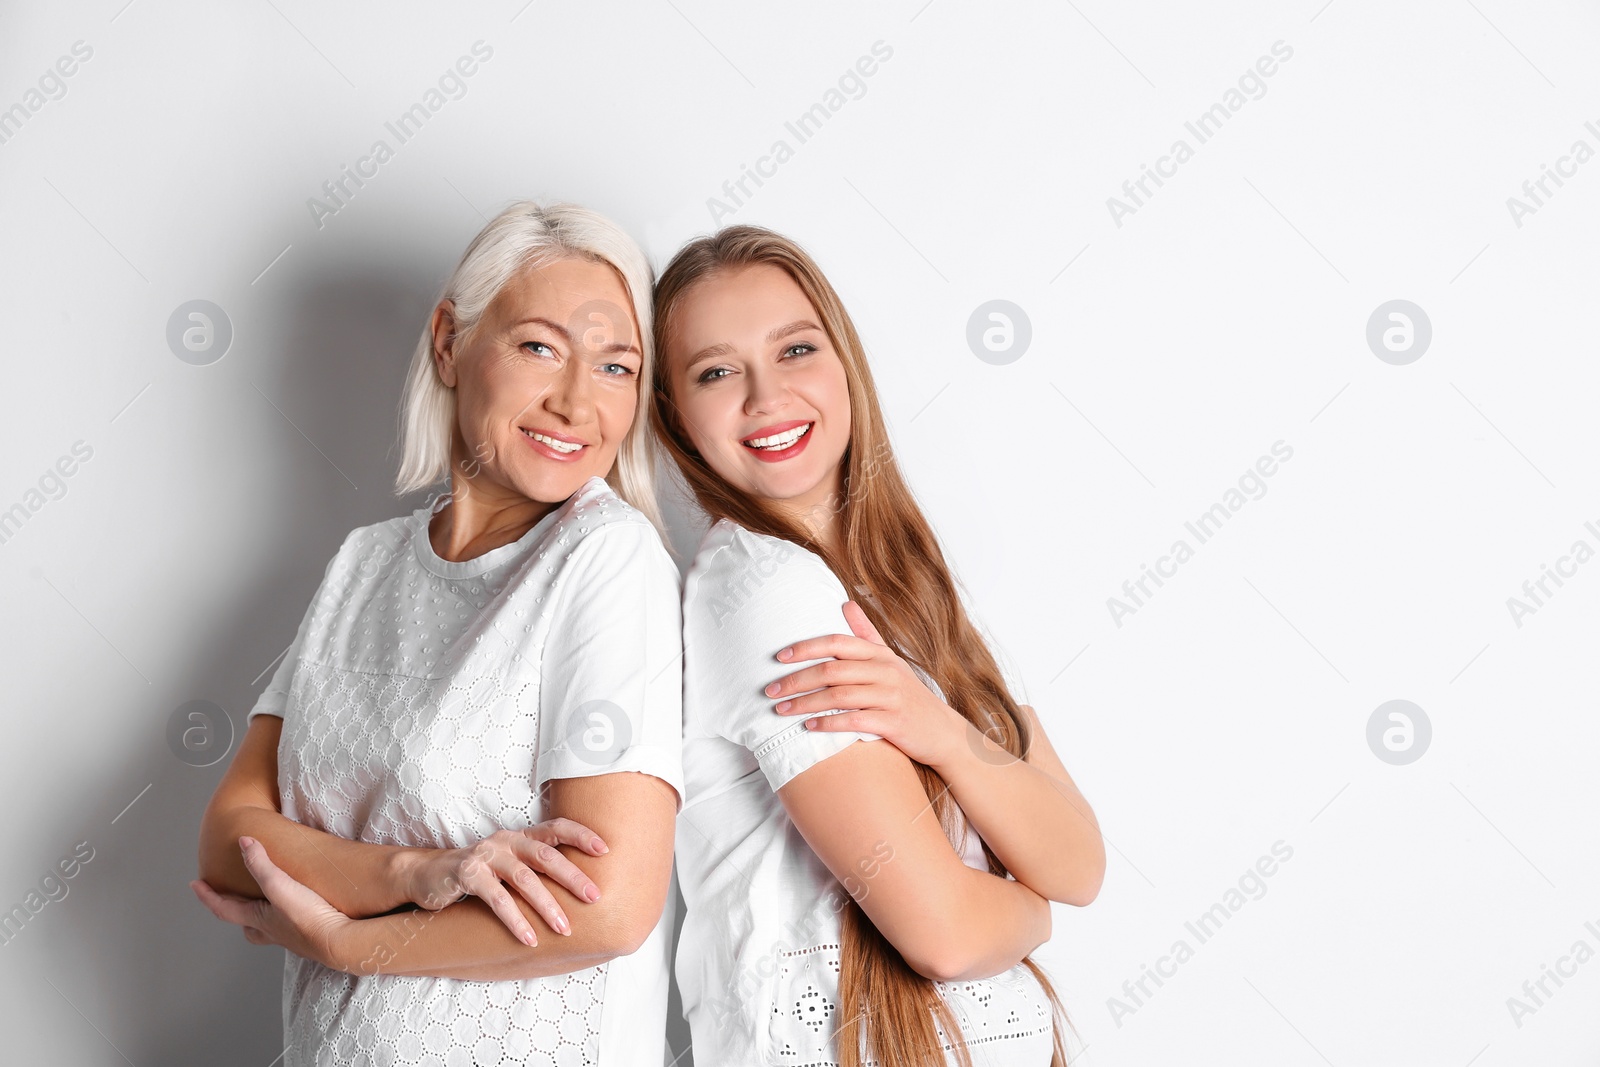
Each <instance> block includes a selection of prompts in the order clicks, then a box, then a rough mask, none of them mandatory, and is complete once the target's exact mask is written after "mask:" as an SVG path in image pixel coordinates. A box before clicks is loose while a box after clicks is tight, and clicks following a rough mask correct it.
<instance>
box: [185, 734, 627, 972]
mask: <svg viewBox="0 0 1600 1067" xmlns="http://www.w3.org/2000/svg"><path fill="white" fill-rule="evenodd" d="M282 726H283V720H282V719H280V718H278V717H277V716H275V715H258V716H256V717H255V718H254V719H252V720H251V722H250V728H249V730H247V731H246V733H245V738H244V741H243V742H242V743H241V744H240V746H239V752H238V754H237V755H235V757H234V760H233V763H232V764H231V765H230V766H229V768H228V771H227V773H226V774H224V775H223V778H222V781H221V782H220V783H219V784H218V786H217V791H216V793H215V794H214V795H213V796H212V799H211V803H210V804H209V805H208V806H207V808H206V813H205V816H204V818H203V819H202V821H201V831H200V877H201V879H202V880H203V881H204V882H205V883H206V884H207V886H208V887H209V888H210V889H212V890H214V891H219V892H220V893H223V894H226V895H228V896H231V897H236V898H239V899H256V900H260V899H262V898H263V897H264V896H266V895H267V894H264V893H263V890H264V889H265V887H264V886H262V885H260V883H259V880H258V879H257V878H256V876H255V874H254V871H253V870H252V869H251V865H250V863H249V862H248V860H247V859H246V857H245V856H244V854H243V853H242V852H241V850H240V845H239V839H240V838H241V837H252V838H255V839H256V840H257V841H259V842H260V843H261V845H262V851H263V852H264V853H265V854H266V855H268V856H270V857H271V858H270V861H269V862H270V864H271V865H272V867H273V868H274V869H279V870H282V871H283V872H285V873H286V874H287V876H288V877H289V879H290V880H291V881H293V882H294V883H296V884H299V885H304V886H306V887H307V888H310V889H312V890H313V891H314V892H315V893H316V895H317V897H318V898H319V899H320V900H322V901H324V902H326V903H327V904H329V905H331V906H332V907H333V908H335V909H336V910H338V911H339V912H342V913H343V914H345V915H347V916H349V917H351V918H356V919H360V918H366V917H369V916H374V915H383V914H385V913H387V912H390V911H393V910H394V909H396V908H400V907H404V906H405V905H407V904H415V905H417V906H418V907H421V908H424V909H427V910H429V911H437V910H439V909H440V908H443V907H445V906H447V905H449V904H451V903H453V902H455V901H457V900H459V899H461V898H462V897H463V896H466V895H468V894H472V895H476V896H478V897H481V898H483V900H484V902H485V903H486V904H487V905H488V906H489V908H490V909H491V910H492V911H493V912H494V913H495V914H496V915H498V916H500V918H501V921H503V922H504V923H505V924H506V925H507V926H508V927H510V928H511V929H512V930H513V932H515V933H517V934H518V936H519V937H522V938H523V940H524V941H527V939H528V938H529V937H532V936H533V935H532V928H531V927H530V926H529V925H528V923H527V920H526V919H525V918H524V916H523V914H522V912H521V911H519V910H518V909H517V908H516V907H515V906H513V905H512V903H511V899H510V894H509V893H508V892H507V891H506V889H505V886H504V885H503V884H502V882H505V883H509V884H511V885H513V886H515V887H516V888H517V890H518V892H520V893H522V894H523V895H524V897H525V898H526V899H527V900H528V902H529V903H530V904H532V905H533V906H534V907H535V908H536V909H537V910H538V911H539V913H540V914H541V915H542V916H543V917H544V919H545V922H546V923H547V924H548V925H549V926H550V927H551V928H553V929H555V930H557V931H560V932H563V933H564V932H566V928H567V927H568V917H567V916H566V914H565V912H564V911H563V909H562V907H561V905H560V904H558V903H557V902H556V900H555V898H554V897H552V896H551V894H550V891H549V890H548V889H546V888H545V886H544V883H543V882H542V881H541V880H540V879H539V878H538V877H536V876H535V872H537V873H538V874H543V875H546V876H548V877H549V878H551V879H554V880H555V881H557V882H559V883H561V884H562V885H565V886H566V887H568V888H569V889H570V890H571V893H572V895H573V896H574V898H575V899H576V900H578V901H579V902H587V901H588V899H589V895H590V894H598V889H596V887H595V886H594V883H593V882H592V881H591V880H590V879H589V877H588V876H587V875H586V874H584V873H583V872H582V871H581V870H579V869H578V868H577V867H576V866H575V865H573V863H572V862H571V860H569V859H568V858H567V857H566V856H565V855H563V854H562V853H561V852H560V851H559V850H558V848H557V846H561V845H570V846H576V847H579V848H581V849H583V850H584V851H585V852H587V853H588V854H591V855H600V854H602V853H603V852H604V850H605V847H606V846H605V844H604V843H603V842H602V840H601V838H600V837H599V836H598V835H597V834H595V833H594V832H593V831H591V830H589V829H588V828H587V827H584V826H582V825H580V824H579V823H577V822H574V821H573V820H570V819H552V820H550V821H547V822H542V823H540V824H538V825H537V826H531V827H528V828H527V829H524V830H502V831H499V832H498V833H495V834H493V835H491V836H490V837H487V838H485V839H484V840H482V841H479V842H477V843H475V844H473V845H470V846H467V847H465V848H458V849H432V848H405V847H401V846H394V845H374V844H369V843H366V842H362V841H351V840H348V839H346V838H343V837H339V836H337V835H334V834H327V833H323V832H322V831H320V830H313V829H311V828H310V827H307V826H302V825H301V824H300V823H297V822H295V821H294V820H292V819H289V818H286V817H285V816H284V815H283V814H282V813H281V812H280V810H279V805H280V800H279V796H278V785H277V783H278V758H277V752H278V738H279V734H280V731H281V730H282ZM286 947H287V946H286Z"/></svg>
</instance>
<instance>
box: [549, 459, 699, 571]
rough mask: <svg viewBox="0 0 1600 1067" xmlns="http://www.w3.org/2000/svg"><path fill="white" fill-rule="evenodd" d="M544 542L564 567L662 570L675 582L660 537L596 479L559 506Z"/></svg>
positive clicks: (674, 566) (641, 515) (635, 510)
mask: <svg viewBox="0 0 1600 1067" xmlns="http://www.w3.org/2000/svg"><path fill="white" fill-rule="evenodd" d="M545 540H546V543H547V544H551V545H553V546H555V547H556V548H557V549H558V550H560V552H559V557H560V559H561V561H562V562H563V563H564V564H566V565H568V566H592V565H595V564H597V563H598V564H600V565H602V566H604V567H606V568H607V569H617V568H626V569H633V570H639V569H643V570H649V571H657V570H660V571H663V573H666V572H670V573H671V575H672V579H673V582H674V584H676V582H677V576H678V568H677V564H675V563H673V561H672V556H671V554H670V553H669V552H668V551H667V546H666V545H665V544H663V543H662V541H661V533H660V531H659V530H657V529H656V527H655V525H654V524H653V523H652V522H651V521H650V520H649V518H647V517H646V516H645V514H644V512H642V511H640V510H639V509H638V508H636V507H634V506H633V505H632V504H629V503H628V502H627V501H626V500H623V499H622V498H621V497H620V496H618V495H617V492H616V490H614V489H612V488H611V486H610V485H609V484H608V483H607V482H606V480H605V479H604V478H601V477H599V476H598V475H596V476H595V477H592V478H590V479H589V480H588V481H587V482H585V483H584V484H583V487H582V488H580V489H579V490H578V491H577V492H576V493H574V494H572V496H570V497H568V498H567V500H566V502H565V503H563V504H562V505H561V507H560V509H559V514H558V516H557V518H556V522H555V525H554V526H552V527H551V529H550V532H549V534H548V535H547V536H546V538H545Z"/></svg>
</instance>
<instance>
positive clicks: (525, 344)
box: [518, 341, 556, 356]
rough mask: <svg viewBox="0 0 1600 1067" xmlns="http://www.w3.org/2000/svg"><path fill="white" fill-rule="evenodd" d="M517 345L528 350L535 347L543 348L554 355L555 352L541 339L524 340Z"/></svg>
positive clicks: (535, 353) (531, 350) (530, 350)
mask: <svg viewBox="0 0 1600 1067" xmlns="http://www.w3.org/2000/svg"><path fill="white" fill-rule="evenodd" d="M518 347H519V348H525V349H527V350H528V351H529V352H533V350H534V349H536V348H542V349H544V350H545V352H547V353H549V354H550V355H552V356H553V355H555V352H556V350H555V349H553V348H551V347H550V346H549V345H547V344H545V343H544V342H543V341H524V342H522V344H521V345H519V346H518ZM533 354H534V355H538V354H539V353H537V352H533Z"/></svg>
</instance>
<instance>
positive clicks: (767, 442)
mask: <svg viewBox="0 0 1600 1067" xmlns="http://www.w3.org/2000/svg"><path fill="white" fill-rule="evenodd" d="M815 425H816V423H813V422H808V423H806V424H804V425H803V426H796V427H793V428H792V429H788V430H785V431H783V432H782V433H775V434H773V435H772V436H771V437H752V438H751V439H750V440H748V441H744V442H741V443H742V444H743V445H744V446H745V447H746V448H748V449H751V450H752V451H755V452H782V451H783V450H784V449H786V448H788V447H789V446H790V445H792V444H794V443H795V442H796V441H798V440H800V438H802V437H804V436H805V435H806V434H808V433H810V432H811V427H813V426H815Z"/></svg>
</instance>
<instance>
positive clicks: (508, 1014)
mask: <svg viewBox="0 0 1600 1067" xmlns="http://www.w3.org/2000/svg"><path fill="white" fill-rule="evenodd" d="M430 516H431V512H429V511H428V510H427V509H420V510H418V511H417V512H415V513H413V514H412V515H410V516H406V517H402V518H397V519H393V520H390V521H389V522H385V523H379V524H378V525H375V526H369V527H364V528H362V529H359V530H356V531H354V532H353V533H352V534H351V535H350V536H349V537H348V538H346V540H345V543H344V545H343V546H342V547H341V548H340V550H339V553H338V555H337V556H336V557H335V558H334V560H333V561H332V562H331V563H330V564H329V566H328V570H327V573H326V575H325V576H324V579H323V583H322V586H321V588H320V589H319V590H318V594H317V596H316V598H315V599H314V601H313V603H312V605H311V608H310V609H309V610H308V611H307V613H306V616H305V618H304V620H303V621H302V623H301V627H300V632H299V633H298V634H297V635H296V638H295V642H294V644H293V645H292V646H291V648H290V651H289V654H288V655H286V656H285V659H284V663H283V665H282V666H280V667H279V669H278V672H277V674H276V675H275V676H274V678H273V681H272V683H271V684H269V685H268V687H267V689H266V691H265V692H264V693H263V694H262V696H261V698H260V700H259V701H258V702H257V704H256V706H255V708H254V709H253V710H252V711H251V713H250V714H251V716H252V717H253V716H255V715H257V714H274V715H280V716H282V718H283V728H282V732H281V734H280V739H279V744H278V777H279V788H280V793H281V795H282V805H283V813H284V814H285V815H286V816H288V817H289V818H292V819H295V820H296V821H298V822H301V823H304V824H305V825H307V826H311V827H314V828H316V829H319V830H323V831H326V832H328V833H332V834H337V835H339V836H341V837H345V838H350V839H352V840H360V841H366V842H370V843H374V844H387V845H402V846H414V847H424V848H460V847H464V846H466V845H469V844H472V843H473V842H475V841H478V840H481V839H482V838H485V837H487V836H489V835H490V834H492V833H494V832H495V831H496V830H499V829H520V828H523V827H527V826H532V825H534V824H535V823H538V822H540V821H543V820H544V819H547V818H550V817H551V814H550V813H547V812H545V811H544V810H543V808H542V802H541V797H540V790H541V786H542V785H543V784H544V782H546V781H547V780H549V779H552V778H570V777H580V776H586V775H594V774H606V773H613V772H618V771H642V772H645V773H649V774H653V775H655V776H656V777H659V778H661V779H663V780H665V781H666V782H667V783H668V784H669V785H671V786H672V787H673V788H674V789H675V790H677V791H678V794H679V796H681V795H682V792H683V786H682V769H681V756H680V747H681V724H682V719H681V707H682V692H681V674H680V673H679V670H678V669H677V668H676V666H675V665H676V663H677V661H678V658H679V656H680V654H681V647H682V645H681V641H682V636H681V629H680V615H679V613H678V612H679V602H678V595H679V590H678V576H677V568H676V566H675V565H674V564H673V562H672V560H671V557H670V556H668V555H667V552H666V550H665V548H664V547H663V546H662V544H661V541H660V538H659V536H658V535H657V533H656V532H655V529H654V527H652V526H651V525H650V524H649V522H648V521H647V520H646V519H645V518H644V517H643V516H642V515H641V514H639V513H638V512H637V511H635V510H634V509H632V508H630V507H629V506H628V505H627V504H625V503H624V502H623V501H621V500H620V499H619V498H617V497H616V496H615V495H614V494H613V493H612V491H611V489H610V487H609V486H608V485H607V484H606V483H605V482H604V481H603V480H602V479H599V478H592V479H590V480H589V482H588V483H586V485H585V486H584V488H583V489H582V490H581V491H580V492H579V493H578V494H576V495H575V496H574V497H572V498H571V499H570V500H568V501H567V502H566V503H565V504H563V505H561V506H560V507H558V508H556V509H555V510H553V511H552V512H551V513H550V514H548V515H546V516H545V517H544V518H543V519H541V520H540V521H539V522H538V523H537V524H536V525H535V526H534V527H533V528H532V529H531V530H529V531H528V533H527V534H525V535H524V536H523V537H522V538H520V539H518V540H517V541H516V542H514V543H512V544H509V545H504V546H501V547H500V548H496V549H494V550H492V551H490V552H488V553H485V554H484V555H482V556H479V557H477V558H476V559H472V560H467V561H464V562H454V561H449V560H445V559H442V558H441V557H439V556H438V555H437V554H436V553H435V552H434V550H433V548H432V546H431V544H430V542H429V538H428V532H427V531H428V521H429V518H430ZM595 701H605V702H606V703H607V706H610V707H614V708H616V709H618V710H619V712H622V713H625V714H626V717H627V721H626V722H623V723H618V724H615V725H617V726H618V727H619V728H620V729H619V730H618V733H619V734H620V735H621V736H622V737H623V738H624V739H625V743H619V745H618V746H617V751H603V752H600V753H595V752H592V751H588V750H586V749H584V748H583V747H582V746H581V745H579V744H576V743H575V739H578V738H581V737H582V736H583V730H584V723H583V721H582V720H581V716H579V715H578V713H577V712H576V711H575V709H577V708H579V707H585V706H588V707H592V706H594V703H595ZM416 915H417V916H418V917H419V918H418V920H417V921H418V923H426V922H428V921H430V919H432V918H433V917H435V913H431V912H422V911H419V912H417V913H416ZM670 916H671V909H668V910H667V912H666V918H665V920H664V921H663V922H661V923H659V924H658V926H657V928H656V931H655V932H654V933H653V934H652V935H651V937H650V938H649V939H648V940H647V941H646V944H645V945H644V947H642V948H641V949H640V950H639V951H638V952H636V953H633V954H631V955H629V956H626V957H619V958H617V959H613V960H611V961H610V962H609V963H605V964H602V965H600V966H597V967H591V968H588V969H585V970H582V971H577V972H574V973H572V974H566V975H557V976H553V977H547V978H533V979H521V980H512V981H494V982H473V981H464V980H458V979H451V978H439V977H404V976H397V975H392V974H385V973H382V970H381V967H380V966H379V964H380V963H381V962H383V960H380V959H374V960H373V962H372V964H371V965H370V966H368V965H362V966H361V967H359V968H358V973H356V974H346V973H343V972H340V971H334V970H330V969H329V968H326V967H323V966H322V965H321V964H319V963H316V962H314V961H311V960H306V959H302V958H300V957H298V956H294V955H288V956H287V958H286V965H285V972H284V987H283V992H284V1001H283V1018H284V1029H285V1035H286V1044H287V1046H288V1051H287V1053H286V1055H285V1058H284V1061H283V1062H284V1064H285V1067H298V1065H301V1064H304V1065H312V1064H315V1065H318V1067H321V1065H325V1064H326V1065H341V1067H342V1065H374V1067H390V1065H394V1067H457V1065H460V1067H469V1065H470V1067H477V1065H483V1064H513V1063H515V1064H549V1065H558V1067H582V1065H593V1064H602V1063H604V1064H611V1063H628V1062H648V1061H650V1060H653V1059H656V1058H658V1057H659V1056H660V1054H661V1050H662V1048H663V1045H664V1028H665V1011H666V992H667V966H668V958H667V954H668V951H669V940H670V936H669V935H670V923H671V918H670ZM572 918H573V921H574V922H575V923H578V922H582V917H581V915H574V916H573V917H572ZM507 936H508V937H509V936H510V935H509V934H508V935H507ZM384 959H387V956H385V957H384ZM652 1026H653V1027H654V1032H653V1033H652V1032H651V1027H652Z"/></svg>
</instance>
